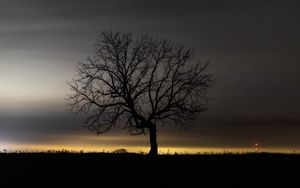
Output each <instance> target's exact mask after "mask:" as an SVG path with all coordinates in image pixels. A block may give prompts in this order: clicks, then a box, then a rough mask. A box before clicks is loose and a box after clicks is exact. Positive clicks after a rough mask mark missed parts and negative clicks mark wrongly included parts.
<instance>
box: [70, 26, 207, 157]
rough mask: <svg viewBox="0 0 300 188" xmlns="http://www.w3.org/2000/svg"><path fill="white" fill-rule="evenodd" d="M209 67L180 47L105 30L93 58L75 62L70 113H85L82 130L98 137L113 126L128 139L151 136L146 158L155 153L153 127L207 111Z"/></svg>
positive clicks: (184, 119)
mask: <svg viewBox="0 0 300 188" xmlns="http://www.w3.org/2000/svg"><path fill="white" fill-rule="evenodd" d="M207 68H208V63H205V64H202V63H200V62H199V61H195V60H194V55H193V51H192V50H191V49H187V48H186V47H185V46H184V45H174V44H172V43H171V41H169V40H165V39H163V40H160V39H153V38H151V37H149V36H148V35H140V36H137V37H134V36H133V35H132V34H130V33H121V32H118V31H117V32H115V31H110V30H109V31H105V32H102V34H101V35H100V37H99V39H98V40H97V41H96V51H95V55H94V56H92V57H87V59H86V60H85V61H84V62H80V63H79V65H78V67H77V72H78V75H77V77H76V78H75V79H73V81H72V82H70V83H69V85H70V87H71V89H72V91H73V94H72V95H71V96H70V99H71V101H72V102H71V103H70V105H71V109H72V110H73V111H75V112H84V113H86V115H87V120H86V126H87V127H88V128H89V129H90V130H92V131H96V132H97V134H101V133H104V132H106V131H108V130H110V129H111V128H112V127H115V126H120V127H123V128H127V129H128V130H129V132H130V134H132V135H139V134H145V133H147V132H149V133H150V145H151V149H150V152H149V155H157V151H158V148H157V141H156V128H157V125H159V124H160V125H162V124H165V123H166V122H168V123H170V121H173V122H175V123H179V124H182V125H183V123H184V122H185V121H188V120H192V119H195V118H196V117H197V115H198V113H201V112H204V111H206V105H207V98H206V96H205V93H206V90H207V89H208V88H209V87H210V86H211V85H212V83H213V79H212V77H211V75H210V74H207V73H206V71H207Z"/></svg>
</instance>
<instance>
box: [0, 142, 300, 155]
mask: <svg viewBox="0 0 300 188" xmlns="http://www.w3.org/2000/svg"><path fill="white" fill-rule="evenodd" d="M2 147H3V146H2ZM0 149H1V152H3V151H4V150H5V151H7V152H18V151H21V152H47V151H63V150H66V151H70V152H84V153H88V152H113V151H114V150H116V149H126V150H127V151H128V152H132V153H147V152H148V151H149V149H150V148H149V146H125V145H118V146H102V147H95V145H47V144H45V145H34V144H25V145H18V144H9V145H8V147H7V148H0ZM158 150H159V153H160V154H175V153H178V154H198V153H199V154H218V153H221V154H222V153H223V154H227V153H249V152H255V149H254V150H253V149H251V148H213V147H174V146H172V147H167V146H162V147H159V148H158ZM260 152H270V153H299V150H297V152H296V150H295V149H291V148H266V149H264V150H260Z"/></svg>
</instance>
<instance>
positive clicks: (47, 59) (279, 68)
mask: <svg viewBox="0 0 300 188" xmlns="http://www.w3.org/2000/svg"><path fill="white" fill-rule="evenodd" d="M158 3H159V5H160V6H156V5H157V4H158ZM296 4H297V3H295V2H294V1H290V0H287V1H284V2H271V3H270V2H261V1H258V0H254V1H244V2H240V1H234V0H230V1H226V2H224V1H221V0H220V1H217V0H216V1H201V2H199V1H196V0H190V1H186V2H182V1H176V0H175V1H168V0H167V1H156V0H154V1H151V2H150V1H149V2H143V3H141V2H140V1H138V0H130V1H122V2H117V1H116V0H112V1H111V0H101V1H93V0H87V1H85V2H83V1H80V0H74V1H72V2H70V1H68V0H60V1H56V0H54V1H51V2H49V1H41V0H28V1H26V2H25V1H20V0H10V1H3V4H2V5H1V7H0V15H1V16H0V21H1V28H0V150H3V149H9V150H12V151H16V150H27V151H30V150H36V151H38V150H39V149H43V150H45V151H46V150H49V149H50V150H51V149H54V150H57V149H58V150H60V149H68V148H69V149H70V150H72V148H73V149H74V148H75V149H76V150H78V151H80V150H86V151H93V150H96V151H98V150H99V151H103V150H114V149H118V148H124V149H126V150H128V151H134V152H139V151H140V150H141V151H143V152H147V151H148V150H149V140H148V139H149V135H148V134H147V135H145V136H143V135H141V136H130V135H128V132H127V131H126V130H121V129H118V128H116V129H113V130H111V131H110V132H109V133H106V134H103V135H99V136H97V135H96V134H95V133H94V132H91V131H89V130H87V129H86V128H85V127H84V117H83V116H76V115H74V114H72V113H70V112H69V111H68V107H67V104H68V101H67V100H66V98H67V96H68V95H70V94H71V90H70V88H69V86H68V85H67V82H68V81H70V80H71V79H72V78H73V77H74V75H75V74H76V73H75V69H76V65H77V64H78V62H79V61H82V60H84V59H85V58H86V57H87V56H91V55H93V53H94V51H95V46H94V45H95V42H96V39H97V38H98V36H99V32H101V31H104V30H107V29H113V30H120V31H123V32H130V33H133V34H134V35H139V34H141V33H148V34H149V35H150V36H153V37H154V38H166V39H169V40H171V41H172V42H174V43H175V44H185V45H186V46H187V47H188V48H193V49H195V55H196V57H197V58H198V59H199V60H200V61H201V62H206V61H210V62H211V64H210V67H209V69H208V72H209V73H211V74H212V75H213V77H214V78H216V79H217V82H216V84H215V85H214V86H213V87H212V88H211V89H210V90H209V91H208V95H207V96H208V97H209V98H212V99H213V100H211V101H210V102H209V104H208V108H209V111H208V112H205V113H202V114H201V115H199V117H198V118H197V119H196V120H195V121H193V122H188V123H189V125H190V128H189V129H188V130H185V129H184V128H181V127H177V126H175V125H174V124H170V125H168V126H163V127H158V138H157V139H158V150H160V151H164V152H166V151H168V150H169V151H172V152H176V151H177V152H185V151H187V152H188V151H189V152H191V153H193V152H196V153H197V151H200V152H205V151H206V150H207V151H208V152H210V151H221V152H222V151H224V150H231V151H236V150H247V149H249V150H255V144H256V143H258V144H259V150H260V151H270V152H294V151H296V152H299V151H300V137H299V135H300V117H299V109H298V108H299V106H300V100H299V99H298V97H299V94H300V85H299V83H298V82H299V81H300V74H299V70H300V64H299V59H300V54H299V53H298V51H299V43H300V24H299V19H298V18H299V17H300V13H299V11H298V10H297V8H296V7H297V6H296ZM56 148H57V149H56Z"/></svg>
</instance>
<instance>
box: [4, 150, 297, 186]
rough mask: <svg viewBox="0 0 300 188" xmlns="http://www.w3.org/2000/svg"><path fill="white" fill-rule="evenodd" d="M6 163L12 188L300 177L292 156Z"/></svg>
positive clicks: (79, 157)
mask: <svg viewBox="0 0 300 188" xmlns="http://www.w3.org/2000/svg"><path fill="white" fill-rule="evenodd" d="M0 165H1V167H0V180H1V182H0V184H1V185H8V186H9V187H27V186H39V187H46V186H47V187H48V186H51V187H54V186H68V187H70V186H76V187H78V186H81V187H108V186H114V185H121V186H122V187H125V186H127V185H129V186H130V187H147V186H152V185H155V186H156V187H161V186H167V187H171V186H172V187H174V186H176V187H186V186H188V187H206V186H225V187H228V186H234V187H245V186H257V187H261V186H267V187H270V186H275V185H276V186H284V187H286V186H289V185H290V186H293V187H294V186H295V185H299V177H300V176H299V167H300V155H292V154H291V155H282V154H244V155H165V156H158V157H156V158H149V157H148V156H143V155H137V154H71V153H53V154H48V153H35V154H33V153H31V154H30V153H29V154H25V153H23V154H0ZM1 185H0V186H1ZM1 187H2V186H1ZM127 187H128V186H127ZM296 187H297V186H296Z"/></svg>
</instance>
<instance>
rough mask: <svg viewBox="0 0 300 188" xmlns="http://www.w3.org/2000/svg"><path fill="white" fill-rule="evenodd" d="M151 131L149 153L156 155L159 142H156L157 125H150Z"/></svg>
mask: <svg viewBox="0 0 300 188" xmlns="http://www.w3.org/2000/svg"><path fill="white" fill-rule="evenodd" d="M149 132H150V146H151V149H150V151H149V154H148V155H150V156H156V155H157V154H158V149H157V142H156V125H154V124H152V125H151V126H149Z"/></svg>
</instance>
